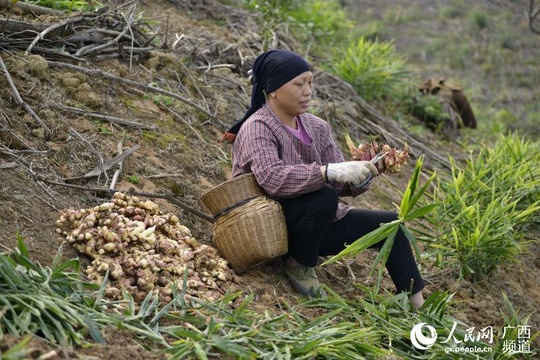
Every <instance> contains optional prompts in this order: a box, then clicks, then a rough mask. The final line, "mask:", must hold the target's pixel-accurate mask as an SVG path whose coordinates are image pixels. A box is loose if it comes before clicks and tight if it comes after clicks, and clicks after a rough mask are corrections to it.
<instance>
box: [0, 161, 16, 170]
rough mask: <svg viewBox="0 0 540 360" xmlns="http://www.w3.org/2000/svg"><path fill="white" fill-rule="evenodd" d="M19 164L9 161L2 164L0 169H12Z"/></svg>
mask: <svg viewBox="0 0 540 360" xmlns="http://www.w3.org/2000/svg"><path fill="white" fill-rule="evenodd" d="M17 166H18V165H17V163H14V162H8V163H4V164H0V169H11V168H14V167H17Z"/></svg>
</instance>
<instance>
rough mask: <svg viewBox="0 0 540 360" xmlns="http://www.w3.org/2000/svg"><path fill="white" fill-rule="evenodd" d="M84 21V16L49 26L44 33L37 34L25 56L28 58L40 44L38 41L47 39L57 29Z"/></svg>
mask: <svg viewBox="0 0 540 360" xmlns="http://www.w3.org/2000/svg"><path fill="white" fill-rule="evenodd" d="M83 20H85V17H84V16H77V17H72V18H69V19H66V20H64V21H62V22H59V23H57V24H54V25H51V26H49V27H48V28H46V29H45V30H43V31H42V32H40V33H39V34H37V36H36V37H35V38H34V40H33V41H32V42H31V43H30V46H28V49H26V51H25V52H24V56H28V55H29V54H30V52H31V51H32V48H33V47H34V46H35V45H36V44H37V43H38V41H39V40H41V39H43V38H44V37H45V35H47V34H48V33H50V32H51V31H53V30H55V29H58V28H61V27H63V26H66V25H68V24H73V23H77V22H81V21H83ZM75 56H78V54H75Z"/></svg>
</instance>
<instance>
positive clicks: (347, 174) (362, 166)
mask: <svg viewBox="0 0 540 360" xmlns="http://www.w3.org/2000/svg"><path fill="white" fill-rule="evenodd" d="M325 173H326V180H327V181H336V182H339V183H342V184H350V185H358V184H361V183H363V182H364V181H366V180H367V179H368V178H370V177H373V176H376V175H378V174H379V172H378V171H377V168H376V167H375V165H373V164H372V163H371V162H369V161H346V162H341V163H332V164H328V165H326V169H325Z"/></svg>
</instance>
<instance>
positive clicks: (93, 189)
mask: <svg viewBox="0 0 540 360" xmlns="http://www.w3.org/2000/svg"><path fill="white" fill-rule="evenodd" d="M41 181H43V182H45V183H47V184H51V185H58V186H64V187H68V188H71V189H76V190H82V191H90V192H95V193H102V194H114V193H116V192H123V193H125V194H128V195H132V196H144V197H149V198H156V199H164V200H167V201H169V202H171V203H173V204H175V205H178V206H179V207H180V208H181V209H183V210H186V211H188V212H190V213H192V214H193V215H196V216H198V217H200V218H201V219H203V220H206V221H208V222H210V223H213V222H214V219H213V218H212V216H210V215H208V214H206V213H204V212H202V211H200V210H197V209H195V208H194V207H192V206H189V205H187V204H185V203H183V202H182V201H180V200H178V199H175V198H174V197H172V196H171V195H167V194H155V193H146V192H138V191H132V190H129V191H122V190H115V189H107V188H100V187H88V186H79V185H72V184H66V183H61V182H57V181H52V180H45V179H41Z"/></svg>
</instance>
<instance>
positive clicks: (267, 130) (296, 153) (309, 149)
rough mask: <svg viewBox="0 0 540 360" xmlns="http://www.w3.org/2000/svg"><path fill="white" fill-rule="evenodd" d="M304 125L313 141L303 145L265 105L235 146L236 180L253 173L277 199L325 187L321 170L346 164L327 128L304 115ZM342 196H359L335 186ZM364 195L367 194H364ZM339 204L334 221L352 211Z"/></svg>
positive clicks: (313, 118)
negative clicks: (324, 167)
mask: <svg viewBox="0 0 540 360" xmlns="http://www.w3.org/2000/svg"><path fill="white" fill-rule="evenodd" d="M300 118H301V120H302V124H303V125H304V128H305V130H306V132H307V133H308V135H309V136H310V137H311V139H312V140H313V141H312V143H311V144H304V143H303V142H302V141H301V140H300V139H298V138H297V137H295V136H294V135H292V134H291V133H290V132H289V131H288V130H287V128H286V127H285V125H284V124H283V122H281V120H279V119H278V118H277V117H276V116H275V115H274V113H273V112H272V110H271V109H270V107H269V106H268V105H267V104H265V105H263V107H262V108H260V109H259V110H257V111H256V112H255V113H254V114H253V115H252V116H251V117H250V118H249V119H247V120H246V121H245V122H244V124H243V125H242V127H241V128H240V131H239V132H238V135H237V137H236V140H235V142H234V144H233V155H232V156H233V176H238V175H241V174H245V173H249V172H252V173H253V175H254V176H255V178H256V179H257V182H258V183H259V185H260V186H261V187H262V188H263V189H264V190H265V191H266V192H267V193H268V195H270V196H271V197H275V198H287V197H297V196H300V195H303V194H307V193H310V192H312V191H315V190H319V189H320V188H322V187H323V186H324V184H325V182H324V178H323V176H322V174H321V170H320V167H321V166H322V165H326V164H328V163H336V162H342V161H344V158H343V154H342V153H341V151H340V149H339V147H338V145H337V144H336V142H335V140H334V137H333V134H332V132H331V130H330V127H329V126H328V124H327V123H326V122H325V121H324V120H322V119H320V118H319V117H317V116H315V115H312V114H309V113H304V114H302V115H300ZM332 185H333V186H334V187H335V188H336V190H337V191H338V194H339V195H340V196H356V195H358V194H359V193H361V192H363V191H351V189H350V188H349V187H348V186H343V185H341V184H337V183H334V184H332ZM364 191H365V190H364ZM352 208H353V207H352V206H350V205H346V204H343V203H341V202H340V203H339V205H338V209H337V213H336V217H335V220H339V219H341V218H343V217H344V216H345V214H346V213H347V212H348V211H349V210H350V209H352Z"/></svg>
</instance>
